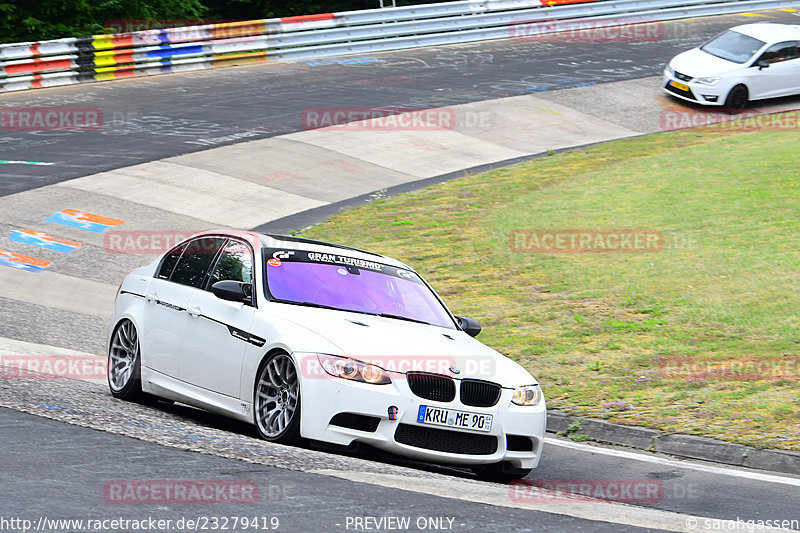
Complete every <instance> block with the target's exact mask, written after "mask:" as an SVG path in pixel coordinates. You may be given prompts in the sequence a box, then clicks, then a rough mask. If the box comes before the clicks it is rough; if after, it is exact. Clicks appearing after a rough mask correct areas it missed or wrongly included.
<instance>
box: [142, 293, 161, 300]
mask: <svg viewBox="0 0 800 533" xmlns="http://www.w3.org/2000/svg"><path fill="white" fill-rule="evenodd" d="M144 299H145V300H146V301H148V302H155V301H157V300H158V293H155V292H152V293H148V294H146V295H145V297H144Z"/></svg>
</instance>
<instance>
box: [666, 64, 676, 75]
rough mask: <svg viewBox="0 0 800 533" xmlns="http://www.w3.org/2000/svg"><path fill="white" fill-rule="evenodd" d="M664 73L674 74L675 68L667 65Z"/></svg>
mask: <svg viewBox="0 0 800 533" xmlns="http://www.w3.org/2000/svg"><path fill="white" fill-rule="evenodd" d="M664 73H665V74H669V75H670V76H674V75H675V69H673V68H672V67H671V66H669V65H667V66H666V67H664Z"/></svg>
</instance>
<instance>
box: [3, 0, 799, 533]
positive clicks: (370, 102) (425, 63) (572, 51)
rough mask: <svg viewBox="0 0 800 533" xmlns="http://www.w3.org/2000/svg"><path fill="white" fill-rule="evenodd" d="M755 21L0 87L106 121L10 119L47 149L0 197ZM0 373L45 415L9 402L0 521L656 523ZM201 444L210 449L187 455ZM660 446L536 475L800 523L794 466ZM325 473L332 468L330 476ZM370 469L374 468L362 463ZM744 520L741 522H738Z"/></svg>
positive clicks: (637, 68)
mask: <svg viewBox="0 0 800 533" xmlns="http://www.w3.org/2000/svg"><path fill="white" fill-rule="evenodd" d="M770 19H771V20H784V21H787V22H794V21H795V20H797V18H796V16H795V15H793V14H791V13H779V12H771V13H770ZM746 20H747V19H744V18H743V17H730V16H729V17H721V18H708V19H699V20H696V21H690V22H687V21H679V22H678V23H671V24H668V25H665V26H664V30H663V34H662V36H661V37H660V38H659V39H658V40H654V41H652V42H637V43H613V42H599V43H589V44H587V43H574V42H562V43H559V42H549V43H541V42H538V43H532V42H515V41H495V42H489V43H476V44H467V45H457V46H448V47H436V48H428V49H420V50H407V51H400V52H392V53H384V54H375V55H370V56H357V57H343V58H337V59H326V60H319V61H305V62H299V63H292V64H264V65H259V66H247V67H237V68H233V69H220V70H216V71H207V72H199V73H189V74H178V75H170V76H163V77H155V78H150V79H141V80H126V81H121V82H112V83H100V84H92V85H84V86H77V87H65V88H58V89H48V90H42V91H32V92H25V93H19V94H9V95H0V104H2V106H3V107H40V106H60V107H80V108H98V109H100V110H101V111H102V114H103V117H104V125H103V127H102V128H101V129H99V130H97V131H89V132H50V133H47V132H9V131H2V132H0V159H4V160H16V161H32V162H47V163H52V165H50V166H36V165H19V164H15V165H2V166H0V195H7V194H11V193H14V192H19V191H24V190H28V189H31V188H36V187H40V186H43V185H48V184H52V183H57V182H60V181H63V180H67V179H70V178H74V177H78V176H83V175H86V174H91V173H96V172H100V171H103V170H108V169H113V168H118V167H123V166H128V165H132V164H136V163H142V162H147V161H151V160H155V159H160V158H162V157H168V156H173V155H178V154H185V153H190V152H194V151H198V150H203V149H207V148H211V147H216V146H222V145H226V144H234V143H236V142H238V141H242V140H252V139H257V138H263V137H269V136H274V135H280V134H283V133H288V132H293V131H298V130H301V129H303V128H304V125H303V124H302V112H303V110H304V109H309V108H320V107H334V106H335V107H359V108H364V107H392V108H403V109H417V108H428V107H441V106H447V105H454V104H460V103H466V102H475V101H481V100H486V99H491V98H498V97H503V96H515V95H521V94H533V93H541V92H546V91H550V90H555V89H563V88H568V87H579V86H586V85H594V84H603V83H607V82H612V81H620V80H625V79H636V78H641V77H647V76H653V75H658V74H659V73H660V72H661V69H662V68H663V64H664V63H665V62H666V61H667V60H668V59H669V58H670V57H671V56H672V55H674V54H675V53H677V52H679V51H681V50H684V49H686V48H688V47H689V46H692V45H694V44H696V43H698V42H701V41H703V40H704V39H706V38H708V37H710V36H711V35H713V34H715V33H717V32H718V31H720V30H722V29H724V28H727V27H729V26H731V25H732V21H736V22H737V23H738V22H742V21H746ZM63 318H64V320H63V322H62V323H60V324H50V325H48V326H47V327H48V328H51V329H55V330H59V329H61V330H63V332H64V334H65V335H71V336H76V335H79V333H78V332H79V331H80V324H78V323H74V324H72V323H71V322H70V320H71V318H70V317H69V316H67V315H65V316H64V317H63ZM26 327H31V325H30V324H29V325H28V326H26ZM67 330H72V331H69V332H68V331H67ZM53 344H56V341H53ZM0 385H2V386H3V387H4V390H3V394H6V393H11V392H13V393H14V394H18V395H19V396H18V397H20V398H24V397H25V396H24V395H25V394H28V395H29V397H28V398H27V402H26V403H25V405H27V406H29V407H25V408H19V410H22V411H28V412H29V413H34V414H38V415H39V416H32V415H31V414H28V413H20V412H18V411H17V410H11V409H4V408H0V434H2V440H3V444H2V446H3V448H2V452H0V454H1V455H0V458H1V459H2V468H0V491H2V497H0V518H5V519H9V518H12V517H20V518H29V519H32V520H36V519H38V518H39V517H41V516H47V517H49V518H61V519H64V518H78V519H81V518H83V519H86V518H101V519H104V518H112V517H121V518H129V519H142V518H145V517H148V516H152V517H161V518H172V519H176V518H180V517H197V516H201V515H202V516H218V517H221V516H254V515H256V516H266V517H272V516H276V517H278V518H279V520H280V523H281V527H279V530H283V531H338V530H341V531H347V530H353V529H354V528H353V527H352V526H351V527H349V528H348V527H346V521H347V518H348V517H351V518H352V517H356V516H373V517H386V516H409V517H411V518H412V522H413V521H414V520H416V519H417V518H419V517H452V518H453V519H454V521H453V526H452V527H451V529H450V530H453V531H479V530H487V531H488V530H491V531H610V532H613V531H646V530H648V529H647V527H648V525H649V524H647V523H646V520H644V521H643V520H641V519H640V520H638V525H640V526H643V527H635V526H631V525H625V524H623V523H619V522H615V520H614V518H613V517H608V516H604V515H601V514H599V513H598V515H597V516H596V519H588V520H587V519H586V518H579V517H577V516H576V514H577V515H580V514H581V513H579V512H578V513H571V512H568V511H564V512H559V511H554V512H543V511H536V510H529V509H519V508H513V507H509V506H502V505H487V504H486V503H481V501H480V498H479V496H480V491H481V488H482V487H483V488H485V489H486V490H487V491H489V490H494V488H493V487H492V484H483V485H481V484H477V485H476V484H475V483H478V482H475V481H473V478H472V476H471V474H469V473H467V472H465V471H460V470H458V469H452V468H447V467H435V466H429V465H420V464H416V463H413V462H408V461H404V460H401V459H398V458H389V457H386V456H382V455H375V454H369V453H367V454H366V455H361V454H359V455H352V454H348V453H339V454H319V452H316V451H313V450H307V449H305V448H301V449H294V448H288V449H285V447H279V448H284V449H274V448H267V449H268V450H269V454H266V453H265V452H262V453H263V454H264V455H268V457H266V458H262V459H261V460H259V461H252V460H250V459H249V458H244V457H240V456H237V454H236V453H233V452H231V451H230V450H227V449H226V448H224V447H223V448H220V447H215V446H214V444H215V443H217V442H219V440H220V439H225V438H226V437H224V436H225V435H227V436H229V437H228V438H231V439H235V440H236V441H237V442H239V441H242V442H246V443H248V446H263V444H262V443H260V441H256V439H254V438H253V433H252V429H251V428H249V427H248V426H246V425H241V424H236V423H233V422H231V421H229V420H226V419H222V418H220V417H216V416H213V415H209V414H205V413H201V412H199V411H196V410H194V409H190V408H186V407H183V406H175V405H172V406H170V405H167V404H159V405H158V406H157V407H155V408H151V407H141V406H136V405H128V404H121V402H117V401H116V400H113V399H112V398H111V397H110V396H109V395H108V394H107V392H105V390H104V386H103V385H102V384H100V383H91V384H89V385H85V384H84V383H78V382H67V383H60V384H58V385H57V386H56V384H54V383H47V382H46V380H45V381H44V382H43V381H42V380H39V382H38V383H35V384H25V383H21V382H18V383H14V382H13V380H4V383H2V384H0ZM20 387H22V388H20ZM37 394H38V395H39V396H37ZM9 397H10V394H9ZM48 400H49V401H48ZM64 405H66V407H64ZM30 406H33V407H30ZM59 406H60V407H59ZM95 411H96V412H98V413H104V414H105V415H107V416H114V415H116V416H117V417H118V418H121V419H126V420H135V421H136V423H137V427H139V428H149V429H148V430H147V431H143V432H140V433H132V432H130V431H125V430H119V429H116V428H115V429H109V428H110V427H111V425H112V424H108V423H107V422H106V421H105V420H102V419H101V420H99V421H98V422H97V423H94V422H91V421H90V422H86V420H82V421H76V418H75V417H76V414H81V413H91V412H95ZM42 416H44V417H46V418H41V417H42ZM47 418H53V419H56V420H60V421H53V420H48V419H47ZM63 422H70V423H69V424H65V423H63ZM75 423H77V424H79V425H84V426H87V427H77V426H75V425H72V424H75ZM166 426H169V427H179V428H181V429H183V428H190V429H191V430H192V431H193V432H194V433H195V434H196V435H201V436H204V437H203V438H202V439H198V440H197V441H196V442H195V440H193V441H192V442H194V443H195V444H194V445H193V447H192V448H191V449H192V450H194V451H187V448H186V447H182V446H181V445H179V444H180V442H182V441H180V439H177V438H163V439H162V438H161V437H160V434H159V428H163V427H166ZM92 428H93V429H92ZM98 429H102V430H105V432H102V431H97V430H98ZM113 433H117V434H113ZM123 435H125V436H123ZM129 437H135V439H133V438H129ZM137 439H138V440H137ZM215 439H216V440H215ZM181 448H182V449H181ZM198 451H199V452H202V453H194V452H198ZM362 457H365V458H366V459H367V460H368V463H369V464H367V463H365V462H364V459H362ZM658 459H659V460H654V459H653V458H652V456H650V455H649V454H636V456H629V455H626V453H625V452H618V451H616V450H609V449H607V448H602V447H590V446H587V445H576V444H573V443H569V442H567V443H561V444H558V443H555V442H550V443H548V446H547V447H546V453H545V455H544V457H543V460H542V463H541V465H540V467H539V468H538V469H537V470H535V471H534V472H533V473H532V474H531V476H530V479H534V480H561V481H570V480H572V481H575V480H586V479H600V480H603V479H606V480H607V479H638V480H658V481H659V482H660V483H662V485H663V488H664V491H663V494H662V496H661V497H660V498H658V499H657V501H652V502H637V503H636V506H637V507H640V508H644V509H652V510H661V511H671V512H675V513H680V514H681V516H687V517H692V516H699V517H712V518H718V519H726V520H736V519H742V520H758V519H762V520H765V519H781V520H798V519H800V512H798V507H797V500H798V499H797V496H796V494H797V492H798V486H800V481H798V480H797V479H796V478H786V480H785V481H782V480H780V479H776V478H772V477H770V476H766V477H764V476H759V475H758V473H755V474H754V473H753V472H748V471H740V470H737V469H721V468H719V467H715V466H713V465H706V464H703V463H698V462H686V461H676V460H672V459H669V458H658ZM284 465H292V466H291V468H289V467H286V468H284V467H283V466H284ZM365 465H366V466H365ZM287 468H288V469H287ZM404 469H407V470H408V471H405V470H404ZM322 471H325V472H331V471H336V472H338V473H337V474H336V475H330V474H329V473H328V474H325V475H323V474H321V472H322ZM395 471H397V472H398V474H397V475H408V474H409V472H411V479H415V478H414V477H413V476H415V475H418V476H420V477H421V479H419V480H416V483H417V484H418V486H417V487H415V488H411V489H409V488H408V487H406V488H404V489H401V488H397V487H394V486H392V483H390V482H389V481H378V480H379V479H382V478H381V476H380V473H381V472H387V473H390V472H395ZM401 471H403V472H404V473H400V472H401ZM365 472H366V475H371V476H373V478H374V480H375V481H373V480H369V479H364V478H363V476H362V477H360V476H359V474H364V473H365ZM131 479H135V480H147V479H158V480H164V479H173V480H174V479H178V480H181V479H183V480H186V479H191V480H198V479H201V480H202V479H213V480H243V479H244V480H249V481H252V482H254V483H256V484H257V485H258V487H259V490H260V497H259V500H258V503H257V504H250V505H240V506H236V505H211V506H208V505H205V506H198V505H180V504H158V505H156V504H139V505H120V504H117V503H111V502H109V501H108V500H107V499H105V498H104V497H103V488H104V486H105V484H106V483H107V482H109V481H114V480H131ZM442 480H444V481H442ZM450 482H452V483H456V484H458V483H465V485H464V487H463V490H461V494H460V495H459V496H458V497H455V496H454V495H453V494H452V493H447V492H443V494H449V495H450V497H444V496H441V495H438V494H435V492H436V491H437V490H438V487H439V486H440V485H441V486H444V485H442V484H443V483H444V484H446V483H450ZM468 482H469V483H472V484H468ZM426 485H427V486H429V487H430V489H426ZM503 489H504V488H503ZM426 490H429V492H428V493H426ZM470 491H475V494H470ZM617 511H618V510H617ZM615 512H616V511H615ZM609 514H611V513H609ZM622 514H624V512H623V513H622ZM604 519H605V520H610V521H604ZM729 525H730V524H729ZM0 526H3V524H2V522H0ZM2 529H6V530H12V531H13V530H14V529H13V528H10V527H2ZM697 529H698V530H704V529H705V530H709V529H716V530H720V529H722V527H720V524H717V527H714V526H713V525H712V526H711V528H708V527H706V528H702V527H700V528H697ZM798 529H800V528H798ZM48 530H77V528H73V529H70V528H67V527H63V528H57V527H53V528H50V529H48ZM118 530H124V529H118ZM384 530H389V529H384ZM414 530H417V529H414ZM686 530H691V528H688V529H686ZM738 530H740V531H741V530H747V529H746V527H745V526H740V528H739V529H738Z"/></svg>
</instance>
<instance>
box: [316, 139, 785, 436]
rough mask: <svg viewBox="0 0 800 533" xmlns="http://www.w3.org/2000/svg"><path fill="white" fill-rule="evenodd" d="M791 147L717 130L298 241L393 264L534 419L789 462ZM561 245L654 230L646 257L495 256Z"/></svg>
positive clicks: (462, 186) (382, 209)
mask: <svg viewBox="0 0 800 533" xmlns="http://www.w3.org/2000/svg"><path fill="white" fill-rule="evenodd" d="M798 145H800V132H796V131H781V132H737V131H732V130H720V129H716V130H714V131H711V132H709V131H700V130H697V131H694V130H689V131H680V132H673V133H667V134H659V135H653V136H647V137H640V138H635V139H628V140H622V141H616V142H611V143H605V144H602V145H597V146H594V147H590V148H587V149H583V150H575V151H571V152H566V153H562V154H559V155H552V156H548V157H545V158H542V159H538V160H535V161H532V162H529V163H524V164H520V165H516V166H513V167H508V168H504V169H500V170H496V171H492V172H489V173H485V174H479V175H471V176H467V177H464V178H462V179H458V180H453V181H449V182H447V183H443V184H440V185H436V186H432V187H428V188H426V189H423V190H420V191H416V192H413V193H409V194H404V195H400V196H397V197H394V198H389V199H382V200H376V201H373V202H371V203H369V204H367V205H364V206H362V207H359V208H356V209H352V210H348V211H345V212H342V213H340V214H339V215H337V216H335V217H333V218H332V219H331V220H329V221H327V222H326V223H324V224H321V225H319V226H315V227H313V228H311V229H310V230H308V231H306V232H305V233H304V235H305V236H308V237H312V238H316V239H323V240H330V241H333V242H341V243H344V244H348V245H352V246H357V247H362V248H367V249H370V250H374V251H377V252H381V253H384V254H387V255H390V256H393V257H396V258H398V259H401V260H403V261H406V262H408V263H409V264H410V265H412V266H413V267H414V268H415V269H417V270H418V271H419V272H420V273H422V274H423V275H424V276H425V277H426V278H427V279H428V281H430V282H431V283H432V285H433V286H434V287H435V288H436V289H437V290H438V292H439V293H440V294H441V295H442V296H443V297H444V298H445V300H446V301H447V302H448V305H449V306H450V308H451V309H452V310H453V312H455V313H456V314H463V315H467V316H472V317H474V318H476V319H478V320H479V321H481V322H482V324H483V327H484V331H483V333H482V334H481V336H480V339H481V340H482V341H483V342H484V343H486V344H488V345H489V346H492V347H494V348H495V349H497V350H499V351H501V352H503V353H505V354H507V355H508V356H509V357H511V358H513V359H515V360H517V361H518V362H520V363H521V364H523V365H524V366H525V367H526V368H528V369H529V370H530V371H531V372H532V373H533V374H534V375H535V376H536V377H537V378H538V379H539V380H540V382H541V384H542V386H543V388H544V390H545V393H546V395H547V397H548V402H549V404H548V405H549V407H551V408H560V409H564V410H566V411H568V412H570V413H573V414H577V415H583V416H596V417H602V418H606V419H608V420H610V421H612V422H618V423H625V424H633V425H644V426H648V427H653V428H657V429H661V430H664V431H674V432H682V433H691V434H696V435H705V436H709V437H715V438H719V439H724V440H728V441H734V442H741V443H744V444H750V445H756V446H769V447H777V448H785V449H800V386H798V376H799V375H800V362H799V361H800V186H798V185H797V182H798V175H800V168H799V167H800V156H799V155H798V151H799V150H800V149H798ZM564 229H580V230H616V229H642V230H649V231H657V232H660V234H661V235H662V236H663V249H661V250H660V251H655V252H649V253H525V252H518V251H515V250H513V249H512V247H511V244H510V241H509V235H510V233H511V232H512V231H514V230H550V231H552V230H564ZM513 242H514V240H513V238H512V239H511V243H513ZM758 363H763V364H768V365H771V366H769V367H766V366H765V367H762V369H766V368H769V369H777V370H769V371H764V370H762V371H758V367H757V366H755V365H756V364H758ZM748 365H749V366H748ZM732 368H733V369H737V368H738V369H740V370H741V371H739V372H737V373H736V374H735V375H731V373H730V372H729V370H730V369H732Z"/></svg>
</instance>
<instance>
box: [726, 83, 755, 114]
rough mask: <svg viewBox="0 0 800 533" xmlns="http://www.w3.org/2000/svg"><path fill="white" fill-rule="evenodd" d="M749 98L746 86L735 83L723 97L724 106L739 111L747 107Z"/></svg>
mask: <svg viewBox="0 0 800 533" xmlns="http://www.w3.org/2000/svg"><path fill="white" fill-rule="evenodd" d="M749 100H750V93H749V92H748V90H747V87H745V86H744V85H737V86H736V87H734V88H733V89H731V92H729V93H728V97H727V98H726V99H725V108H726V109H729V110H732V111H741V110H742V109H744V108H745V107H747V102H748V101H749Z"/></svg>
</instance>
